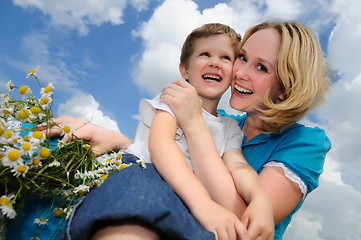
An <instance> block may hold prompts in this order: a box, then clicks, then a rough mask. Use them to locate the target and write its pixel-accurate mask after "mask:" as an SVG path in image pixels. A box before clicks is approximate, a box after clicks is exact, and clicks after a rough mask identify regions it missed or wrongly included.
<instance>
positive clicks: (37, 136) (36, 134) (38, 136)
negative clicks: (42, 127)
mask: <svg viewBox="0 0 361 240" xmlns="http://www.w3.org/2000/svg"><path fill="white" fill-rule="evenodd" d="M33 137H34V138H36V139H42V138H43V137H44V134H43V133H42V132H40V131H34V132H33Z"/></svg>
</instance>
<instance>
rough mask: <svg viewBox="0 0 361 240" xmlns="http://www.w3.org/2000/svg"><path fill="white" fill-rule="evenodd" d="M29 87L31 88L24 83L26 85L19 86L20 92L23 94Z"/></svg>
mask: <svg viewBox="0 0 361 240" xmlns="http://www.w3.org/2000/svg"><path fill="white" fill-rule="evenodd" d="M28 89H29V87H28V86H26V85H24V86H22V87H20V88H19V93H20V94H21V95H24V94H25V93H26V92H27V91H28Z"/></svg>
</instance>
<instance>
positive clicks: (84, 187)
mask: <svg viewBox="0 0 361 240" xmlns="http://www.w3.org/2000/svg"><path fill="white" fill-rule="evenodd" d="M89 189H90V187H89V186H87V185H79V186H77V187H76V188H74V190H73V192H74V193H80V194H83V193H87V192H89Z"/></svg>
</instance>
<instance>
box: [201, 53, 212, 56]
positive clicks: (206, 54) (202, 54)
mask: <svg viewBox="0 0 361 240" xmlns="http://www.w3.org/2000/svg"><path fill="white" fill-rule="evenodd" d="M200 55H201V56H206V57H210V56H211V55H210V54H209V53H207V52H203V53H201V54H200Z"/></svg>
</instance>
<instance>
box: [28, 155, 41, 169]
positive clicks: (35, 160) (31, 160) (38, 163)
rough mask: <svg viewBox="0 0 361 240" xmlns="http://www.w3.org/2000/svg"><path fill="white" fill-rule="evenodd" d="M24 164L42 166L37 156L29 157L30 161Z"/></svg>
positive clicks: (31, 166) (33, 166) (30, 166)
mask: <svg viewBox="0 0 361 240" xmlns="http://www.w3.org/2000/svg"><path fill="white" fill-rule="evenodd" d="M26 165H27V166H29V168H37V167H42V166H43V164H42V162H41V161H40V159H39V158H38V157H34V158H30V161H28V162H26Z"/></svg>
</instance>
